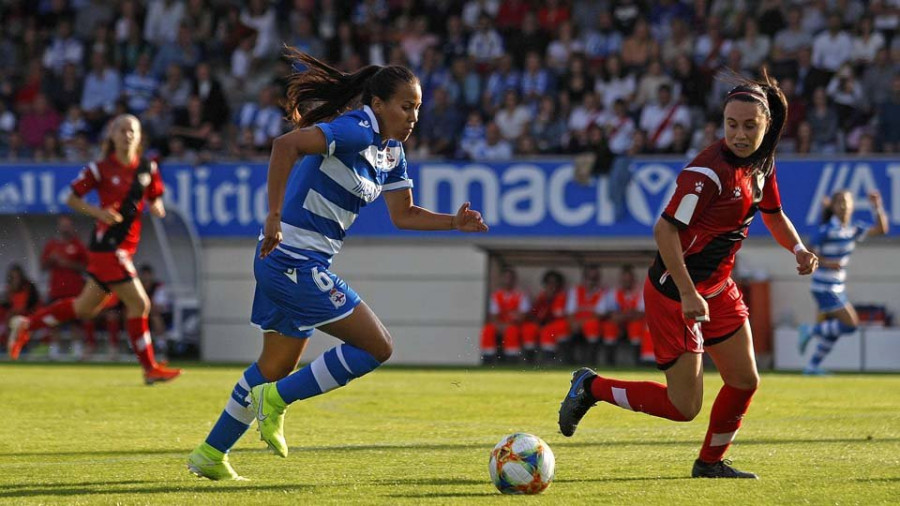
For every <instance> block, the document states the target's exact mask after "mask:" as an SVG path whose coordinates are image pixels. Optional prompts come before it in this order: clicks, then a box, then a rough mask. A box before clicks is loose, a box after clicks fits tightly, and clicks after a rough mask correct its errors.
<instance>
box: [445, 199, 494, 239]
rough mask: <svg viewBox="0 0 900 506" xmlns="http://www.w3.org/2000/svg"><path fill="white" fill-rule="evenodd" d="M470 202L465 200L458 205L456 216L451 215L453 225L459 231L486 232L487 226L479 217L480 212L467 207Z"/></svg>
mask: <svg viewBox="0 0 900 506" xmlns="http://www.w3.org/2000/svg"><path fill="white" fill-rule="evenodd" d="M470 205H471V203H469V202H466V203H465V204H463V205H461V206H459V211H456V216H454V217H453V226H454V228H456V230H459V231H460V232H487V231H488V226H487V224H486V223H485V222H484V220H483V219H482V218H481V213H479V212H478V211H473V210H472V209H469V206H470Z"/></svg>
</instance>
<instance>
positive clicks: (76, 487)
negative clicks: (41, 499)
mask: <svg viewBox="0 0 900 506" xmlns="http://www.w3.org/2000/svg"><path fill="white" fill-rule="evenodd" d="M151 483H158V482H149V481H143V482H142V481H137V482H136V481H122V482H97V483H52V484H43V483H32V484H30V485H28V486H27V487H25V486H23V487H22V488H18V489H13V490H10V487H5V488H4V489H3V490H0V498H24V497H38V496H49V497H66V496H81V495H83V496H104V495H106V496H109V495H125V494H171V493H184V492H190V493H197V494H203V493H207V494H227V493H235V492H237V493H243V492H252V491H260V492H263V491H265V492H282V491H290V492H300V491H309V490H312V489H314V488H315V487H314V486H312V485H289V484H281V485H272V484H271V483H270V484H258V485H246V484H245V483H247V482H227V483H213V482H208V481H206V480H204V482H203V484H202V485H182V484H165V483H161V484H158V485H150V484H151ZM136 484H142V485H143V486H136V487H135V486H130V485H136ZM95 487H96V488H95Z"/></svg>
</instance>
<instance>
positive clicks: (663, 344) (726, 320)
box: [644, 279, 750, 370]
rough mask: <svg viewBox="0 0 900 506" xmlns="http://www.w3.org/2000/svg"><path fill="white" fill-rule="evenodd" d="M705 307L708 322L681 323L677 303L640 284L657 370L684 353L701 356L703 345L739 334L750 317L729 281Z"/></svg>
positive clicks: (663, 368)
mask: <svg viewBox="0 0 900 506" xmlns="http://www.w3.org/2000/svg"><path fill="white" fill-rule="evenodd" d="M706 303H707V304H708V305H709V321H708V322H703V323H694V322H693V321H692V320H685V319H684V314H683V313H682V312H681V302H679V301H676V300H672V299H670V298H668V297H666V296H665V295H663V294H662V293H660V291H659V290H657V289H656V288H655V287H654V286H653V285H652V284H651V283H650V281H649V280H647V281H645V282H644V307H645V308H646V309H645V311H646V320H647V325H648V327H650V337H651V339H652V340H653V351H654V352H655V354H656V365H657V367H659V368H660V369H662V370H666V369H668V368H669V367H672V365H673V364H675V361H676V360H678V357H680V356H681V355H683V354H685V353H703V346H704V345H706V346H712V345H714V344H718V343H721V342H722V341H724V340H726V339H728V338H729V337H731V336H733V335H734V334H735V333H736V332H737V331H738V330H740V329H741V327H742V326H743V325H744V321H746V320H747V317H748V316H749V315H750V311H748V310H747V305H746V304H744V297H743V295H742V294H741V291H740V289H738V287H737V284H735V282H734V281H733V280H731V279H729V280H728V284H727V285H725V289H724V290H723V291H722V292H721V293H719V294H718V295H715V296H713V297H712V298H710V299H707V300H706Z"/></svg>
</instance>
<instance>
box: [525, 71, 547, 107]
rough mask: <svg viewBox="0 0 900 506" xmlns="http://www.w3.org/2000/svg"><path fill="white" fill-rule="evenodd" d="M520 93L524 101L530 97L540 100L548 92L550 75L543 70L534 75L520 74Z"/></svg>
mask: <svg viewBox="0 0 900 506" xmlns="http://www.w3.org/2000/svg"><path fill="white" fill-rule="evenodd" d="M520 86H521V92H522V97H523V98H524V99H526V100H527V99H528V97H530V96H534V97H537V98H540V97H541V96H543V95H545V94H547V93H548V92H549V91H550V73H549V72H547V71H546V70H544V69H541V70H539V71H537V72H536V73H535V74H530V73H528V72H525V73H524V74H522V80H521V84H520Z"/></svg>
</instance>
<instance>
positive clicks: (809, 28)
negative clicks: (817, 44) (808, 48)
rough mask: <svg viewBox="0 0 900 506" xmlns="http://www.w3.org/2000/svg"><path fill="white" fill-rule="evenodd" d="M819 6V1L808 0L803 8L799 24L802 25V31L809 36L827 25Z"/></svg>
mask: <svg viewBox="0 0 900 506" xmlns="http://www.w3.org/2000/svg"><path fill="white" fill-rule="evenodd" d="M820 6H821V4H820V3H819V2H809V3H808V4H806V7H805V8H804V9H803V16H802V18H801V21H800V26H802V27H803V31H804V32H806V33H808V34H810V36H815V35H816V34H817V33H819V32H821V31H822V30H824V29H825V27H826V26H827V25H828V23H827V21H826V18H825V11H823V10H822V8H821V7H820Z"/></svg>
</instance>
